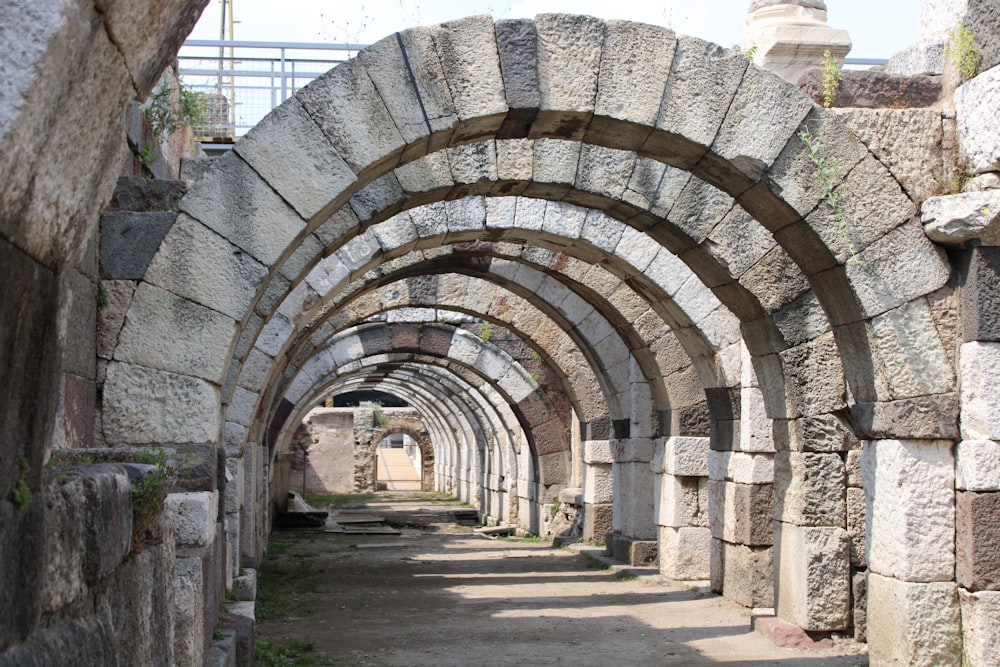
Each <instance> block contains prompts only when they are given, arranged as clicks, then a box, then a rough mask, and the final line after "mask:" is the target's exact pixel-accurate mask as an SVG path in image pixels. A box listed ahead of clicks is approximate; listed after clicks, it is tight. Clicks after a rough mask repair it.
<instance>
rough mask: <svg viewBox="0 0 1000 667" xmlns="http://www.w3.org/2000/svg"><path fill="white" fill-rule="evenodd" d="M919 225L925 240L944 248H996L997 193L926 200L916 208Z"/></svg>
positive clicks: (999, 240)
mask: <svg viewBox="0 0 1000 667" xmlns="http://www.w3.org/2000/svg"><path fill="white" fill-rule="evenodd" d="M920 222H921V223H922V224H923V226H924V232H925V233H926V234H927V237H928V238H930V239H931V240H932V241H937V242H938V243H941V244H944V245H949V246H958V247H961V246H964V245H967V244H971V243H977V242H978V243H977V244H979V243H981V244H982V245H985V246H996V245H1000V192H997V191H995V190H984V191H973V192H960V193H958V194H949V195H943V196H940V197H929V198H928V199H927V200H925V201H924V203H923V204H921V205H920Z"/></svg>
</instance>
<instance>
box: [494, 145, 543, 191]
mask: <svg viewBox="0 0 1000 667" xmlns="http://www.w3.org/2000/svg"><path fill="white" fill-rule="evenodd" d="M534 144H535V142H534V141H531V140H530V139H507V140H505V141H497V142H496V147H497V178H499V179H500V180H501V181H530V180H532V175H533V169H532V165H533V163H534V159H535V146H534Z"/></svg>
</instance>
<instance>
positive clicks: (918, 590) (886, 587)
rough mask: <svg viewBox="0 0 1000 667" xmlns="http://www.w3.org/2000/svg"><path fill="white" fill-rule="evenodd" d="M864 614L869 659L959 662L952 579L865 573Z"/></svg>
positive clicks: (931, 664) (938, 665)
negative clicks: (909, 578)
mask: <svg viewBox="0 0 1000 667" xmlns="http://www.w3.org/2000/svg"><path fill="white" fill-rule="evenodd" d="M867 616H868V655H869V658H870V659H871V661H872V663H873V664H876V665H921V666H923V667H944V666H954V667H958V665H960V664H961V655H962V626H961V613H960V607H959V601H958V587H957V586H956V585H955V584H954V583H952V582H938V583H914V582H908V581H899V580H898V579H893V578H890V577H883V576H881V575H879V574H878V573H875V572H869V573H868V610H867Z"/></svg>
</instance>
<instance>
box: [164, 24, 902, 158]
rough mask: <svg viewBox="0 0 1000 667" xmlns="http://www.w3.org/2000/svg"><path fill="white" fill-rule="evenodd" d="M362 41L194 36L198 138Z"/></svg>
mask: <svg viewBox="0 0 1000 667" xmlns="http://www.w3.org/2000/svg"><path fill="white" fill-rule="evenodd" d="M365 46H366V45H364V44H325V43H292V42H248V41H228V40H214V39H193V40H188V41H186V42H184V45H183V46H182V47H181V50H180V54H179V55H178V57H177V59H178V61H179V63H180V73H181V76H182V78H183V81H184V86H185V88H187V89H189V90H194V91H198V92H201V93H204V94H205V95H206V96H207V99H208V108H207V110H206V114H205V115H206V120H205V124H204V125H203V126H201V127H197V128H195V136H197V137H198V138H200V139H201V140H202V141H214V142H218V143H226V142H232V141H235V140H236V139H237V138H239V137H241V136H243V135H244V134H246V132H247V131H248V130H249V129H250V128H252V127H253V126H255V125H256V124H257V123H259V122H260V121H261V119H262V118H263V117H264V116H266V115H267V114H268V113H270V112H271V110H272V109H274V108H275V107H277V106H278V105H279V104H281V103H282V102H284V101H285V100H287V99H288V98H289V97H291V96H292V95H294V94H295V93H296V91H298V90H299V89H300V88H302V87H303V86H305V85H306V84H308V83H309V82H311V81H312V80H313V79H315V78H317V77H318V76H320V75H321V74H324V73H326V72H327V71H328V70H330V69H332V68H333V67H335V66H336V65H337V64H338V63H342V62H346V61H347V60H350V59H351V58H353V57H354V56H355V55H356V54H357V52H358V51H359V50H361V49H363V48H365ZM885 62H886V61H885V60H880V59H872V58H848V59H847V60H846V61H845V65H847V66H854V67H871V66H874V65H881V64H885Z"/></svg>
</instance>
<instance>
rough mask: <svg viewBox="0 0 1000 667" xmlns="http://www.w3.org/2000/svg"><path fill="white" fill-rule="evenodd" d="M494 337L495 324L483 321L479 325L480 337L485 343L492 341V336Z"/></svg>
mask: <svg viewBox="0 0 1000 667" xmlns="http://www.w3.org/2000/svg"><path fill="white" fill-rule="evenodd" d="M492 337H493V325H491V324H490V323H489V322H483V323H482V324H480V325H479V339H480V340H482V341H483V342H484V343H488V342H490V338H492Z"/></svg>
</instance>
